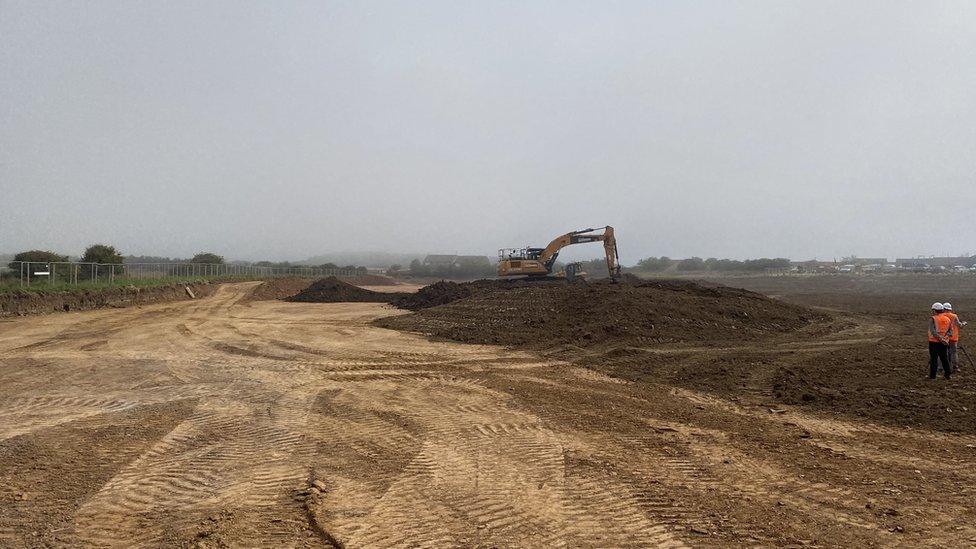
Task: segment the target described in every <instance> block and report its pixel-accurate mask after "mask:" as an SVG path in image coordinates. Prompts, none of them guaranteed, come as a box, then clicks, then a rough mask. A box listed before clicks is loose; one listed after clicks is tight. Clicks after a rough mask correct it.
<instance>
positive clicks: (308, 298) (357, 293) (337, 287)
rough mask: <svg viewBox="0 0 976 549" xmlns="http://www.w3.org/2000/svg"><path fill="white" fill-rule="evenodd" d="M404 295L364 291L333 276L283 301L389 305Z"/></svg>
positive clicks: (320, 280) (317, 281) (316, 282)
mask: <svg viewBox="0 0 976 549" xmlns="http://www.w3.org/2000/svg"><path fill="white" fill-rule="evenodd" d="M403 295H404V294H398V293H383V292H374V291H371V290H366V289H364V288H360V287H358V286H353V285H352V284H349V283H347V282H344V281H342V280H339V279H338V278H336V277H334V276H330V277H328V278H322V279H319V280H316V281H315V282H313V283H312V284H310V285H309V286H308V287H307V288H305V289H304V290H302V291H300V292H298V293H297V294H295V295H293V296H291V297H288V298H286V299H285V301H297V302H302V303H339V302H368V303H389V302H391V301H393V300H395V299H397V298H400V297H402V296H403Z"/></svg>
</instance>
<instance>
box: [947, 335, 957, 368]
mask: <svg viewBox="0 0 976 549" xmlns="http://www.w3.org/2000/svg"><path fill="white" fill-rule="evenodd" d="M958 344H959V342H958V341H950V342H949V364H950V365H952V371H953V372H955V371H956V370H958V369H959V361H958V360H957V359H956V348H957V346H958Z"/></svg>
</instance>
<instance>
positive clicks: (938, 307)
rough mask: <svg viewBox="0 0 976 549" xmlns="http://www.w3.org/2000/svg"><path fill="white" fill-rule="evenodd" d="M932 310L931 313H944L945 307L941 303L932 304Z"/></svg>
mask: <svg viewBox="0 0 976 549" xmlns="http://www.w3.org/2000/svg"><path fill="white" fill-rule="evenodd" d="M932 310H933V311H944V310H945V305H943V304H941V303H933V304H932Z"/></svg>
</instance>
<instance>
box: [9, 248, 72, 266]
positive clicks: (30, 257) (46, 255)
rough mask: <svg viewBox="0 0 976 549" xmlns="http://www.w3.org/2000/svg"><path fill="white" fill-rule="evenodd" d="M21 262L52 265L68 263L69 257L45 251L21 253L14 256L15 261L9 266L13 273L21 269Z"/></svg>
mask: <svg viewBox="0 0 976 549" xmlns="http://www.w3.org/2000/svg"><path fill="white" fill-rule="evenodd" d="M19 261H30V262H34V261H37V262H41V263H50V262H52V261H68V256H66V255H59V254H56V253H54V252H47V251H43V250H30V251H27V252H20V253H19V254H17V255H15V256H14V260H13V261H12V262H11V263H9V264H8V265H7V267H9V268H10V270H12V271H16V270H18V269H20V263H18V262H19Z"/></svg>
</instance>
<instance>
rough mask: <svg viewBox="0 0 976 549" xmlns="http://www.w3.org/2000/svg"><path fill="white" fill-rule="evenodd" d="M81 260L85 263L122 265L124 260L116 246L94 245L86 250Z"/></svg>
mask: <svg viewBox="0 0 976 549" xmlns="http://www.w3.org/2000/svg"><path fill="white" fill-rule="evenodd" d="M81 260H82V261H83V262H85V263H122V260H123V258H122V254H120V253H119V252H118V251H117V250H116V249H115V247H114V246H108V245H106V244H92V245H91V246H89V247H88V248H87V249H85V254H84V255H82V256H81Z"/></svg>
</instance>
